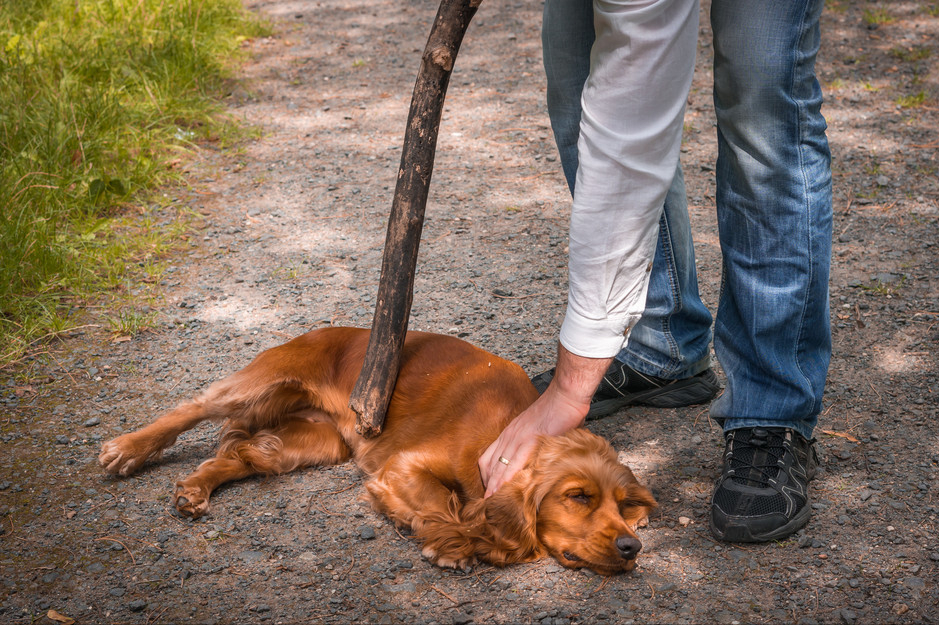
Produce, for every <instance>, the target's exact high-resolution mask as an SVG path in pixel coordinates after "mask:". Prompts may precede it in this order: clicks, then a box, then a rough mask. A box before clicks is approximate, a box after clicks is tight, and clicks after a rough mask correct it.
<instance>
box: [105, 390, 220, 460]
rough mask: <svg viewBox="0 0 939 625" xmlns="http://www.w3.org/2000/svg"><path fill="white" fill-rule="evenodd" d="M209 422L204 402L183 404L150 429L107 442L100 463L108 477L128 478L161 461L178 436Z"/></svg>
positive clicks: (153, 424)
mask: <svg viewBox="0 0 939 625" xmlns="http://www.w3.org/2000/svg"><path fill="white" fill-rule="evenodd" d="M206 418H207V417H206V413H205V408H204V406H203V404H202V402H200V401H198V400H196V401H190V402H186V403H184V404H181V405H180V406H179V407H178V408H176V409H175V410H173V411H172V412H169V413H167V414H165V415H163V416H162V417H160V418H159V419H157V420H156V421H154V422H153V423H151V424H150V425H148V426H146V427H143V428H141V429H139V430H137V431H136V432H130V433H129V434H123V435H121V436H118V437H117V438H115V439H113V440H110V441H108V442H106V443H105V444H104V445H102V446H101V453H100V454H99V455H98V462H99V463H100V464H101V466H102V467H104V470H105V471H107V472H108V473H112V474H115V475H122V476H128V475H130V474H131V473H133V472H135V471H136V470H137V469H139V468H140V467H141V466H142V465H143V463H144V462H146V461H147V460H149V459H151V458H156V457H159V456H160V454H161V453H163V450H164V449H166V448H167V447H169V446H170V445H172V444H173V443H174V442H175V441H176V437H177V436H179V435H180V434H182V433H183V432H185V431H186V430H189V429H192V428H193V427H195V426H196V425H197V424H198V423H199V422H200V421H202V420H204V419H206Z"/></svg>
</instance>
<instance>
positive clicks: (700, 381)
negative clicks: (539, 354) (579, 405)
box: [531, 360, 721, 420]
mask: <svg viewBox="0 0 939 625" xmlns="http://www.w3.org/2000/svg"><path fill="white" fill-rule="evenodd" d="M553 377H554V369H551V370H550V371H545V372H544V373H540V374H538V375H536V376H535V377H533V378H532V379H531V383H532V384H534V385H535V388H536V389H538V392H539V393H544V390H545V389H546V388H548V383H549V382H551V379H552V378H553ZM720 390H721V386H720V384H719V383H718V382H717V376H716V375H714V372H713V371H711V370H710V369H707V370H705V371H703V372H702V373H699V374H698V375H696V376H692V377H690V378H684V379H681V380H666V379H664V378H657V377H654V376H651V375H645V374H642V373H639V372H638V371H636V370H635V369H633V368H631V367H629V366H627V365H625V364H623V363H621V362H620V361H618V360H614V361H613V364H612V365H610V368H609V369H608V370H607V372H606V375H604V376H603V381H602V382H600V386H599V387H598V388H597V391H596V392H595V393H594V394H593V399H591V400H590V412H588V413H587V419H588V420H590V419H599V418H600V417H605V416H607V415H608V414H610V413H612V412H614V411H616V410H618V409H620V408H623V407H625V406H655V407H656V408H679V407H681V406H693V405H694V404H703V403H704V402H707V401H710V400H712V399H714V396H715V395H717V394H718V392H720Z"/></svg>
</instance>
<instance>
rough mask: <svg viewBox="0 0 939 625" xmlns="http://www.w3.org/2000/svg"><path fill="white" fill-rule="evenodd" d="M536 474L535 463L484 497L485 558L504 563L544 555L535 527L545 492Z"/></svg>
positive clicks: (527, 560) (527, 559)
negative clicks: (485, 526) (487, 496)
mask: <svg viewBox="0 0 939 625" xmlns="http://www.w3.org/2000/svg"><path fill="white" fill-rule="evenodd" d="M534 455H535V456H537V450H536V451H535V453H534ZM534 476H535V472H534V470H533V469H532V467H531V466H527V467H525V468H524V469H522V470H521V471H519V472H518V473H516V474H515V475H514V476H513V477H512V480H511V481H510V482H508V483H506V484H503V485H502V487H501V488H500V489H499V490H498V491H496V492H495V494H493V495H492V496H491V497H489V498H488V499H486V500H485V504H484V505H485V515H486V525H487V532H486V534H487V538H489V540H487V541H485V542H486V544H485V545H484V546H483V548H484V549H485V550H486V551H487V553H485V554H480V555H481V556H482V557H483V559H484V560H487V561H489V562H492V563H493V564H500V565H505V564H512V563H515V562H530V561H532V560H537V559H538V558H541V557H542V556H544V555H545V550H544V547H543V546H542V545H541V541H539V540H538V534H537V531H536V522H537V518H538V506H539V505H540V503H541V498H542V497H543V496H544V495H543V493H541V492H539V491H540V490H541V489H538V488H537V487H536V486H537V484H536V480H535V479H534Z"/></svg>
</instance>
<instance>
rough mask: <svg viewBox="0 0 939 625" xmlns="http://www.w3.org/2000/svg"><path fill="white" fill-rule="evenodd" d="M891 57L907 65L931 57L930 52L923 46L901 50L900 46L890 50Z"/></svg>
mask: <svg viewBox="0 0 939 625" xmlns="http://www.w3.org/2000/svg"><path fill="white" fill-rule="evenodd" d="M890 54H891V56H893V57H895V58H897V59H899V60H901V61H905V62H907V63H912V62H914V61H922V60H925V59H928V58H929V57H930V56H932V50H931V49H930V48H927V47H925V46H914V47H912V48H903V47H900V46H897V47H894V48H891V49H890Z"/></svg>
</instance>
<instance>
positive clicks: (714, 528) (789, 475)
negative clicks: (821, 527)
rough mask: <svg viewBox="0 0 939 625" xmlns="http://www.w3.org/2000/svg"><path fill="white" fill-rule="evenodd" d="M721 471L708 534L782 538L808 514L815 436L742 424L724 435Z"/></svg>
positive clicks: (752, 539) (740, 538)
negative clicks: (810, 436)
mask: <svg viewBox="0 0 939 625" xmlns="http://www.w3.org/2000/svg"><path fill="white" fill-rule="evenodd" d="M726 439H727V447H726V448H725V451H724V471H723V473H722V474H721V477H720V479H719V480H718V481H717V487H716V488H715V489H714V497H713V498H712V499H711V533H712V534H714V536H716V537H717V538H719V539H721V540H726V541H728V542H739V543H758V542H766V541H769V540H781V539H783V538H785V537H786V536H789V535H790V534H792V533H793V532H795V531H796V530H798V529H799V528H800V527H802V526H803V525H805V524H806V523H807V522H808V520H809V515H811V513H812V506H811V505H810V503H809V480H811V479H812V478H814V477H815V470H816V468H817V467H818V455H817V453H816V451H815V439H814V438H813V439H812V440H806V439H805V438H803V437H802V435H801V434H799V433H798V432H796V431H795V430H791V429H789V428H769V427H767V428H741V429H739V430H731V431H730V432H728V433H727V435H726Z"/></svg>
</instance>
